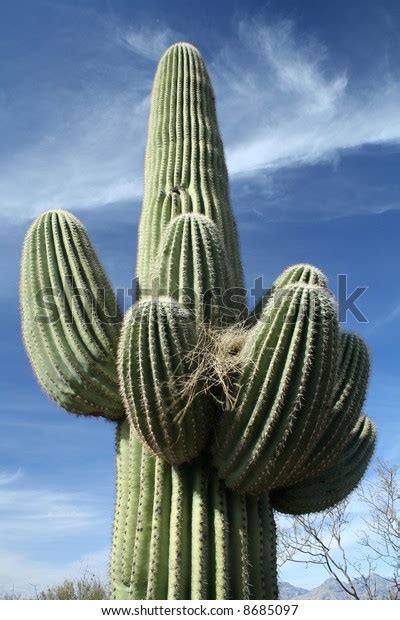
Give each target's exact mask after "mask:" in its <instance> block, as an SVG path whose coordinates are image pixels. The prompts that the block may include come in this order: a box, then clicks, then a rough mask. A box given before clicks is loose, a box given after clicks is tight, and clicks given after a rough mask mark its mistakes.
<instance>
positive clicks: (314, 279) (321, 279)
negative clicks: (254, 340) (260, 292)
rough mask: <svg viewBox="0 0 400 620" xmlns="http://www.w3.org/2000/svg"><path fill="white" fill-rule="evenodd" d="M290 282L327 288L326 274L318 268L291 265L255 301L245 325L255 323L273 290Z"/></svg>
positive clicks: (250, 325) (249, 325)
mask: <svg viewBox="0 0 400 620" xmlns="http://www.w3.org/2000/svg"><path fill="white" fill-rule="evenodd" d="M290 284H311V285H313V286H320V287H321V288H328V281H327V279H326V276H325V275H324V274H323V273H322V271H321V270H320V269H317V268H316V267H314V266H313V265H307V264H305V263H299V264H298V265H292V266H291V267H288V268H287V269H285V271H283V272H282V273H281V274H280V276H279V277H278V278H277V279H276V280H275V282H274V283H273V285H272V287H271V289H270V291H268V292H267V293H266V295H264V296H263V297H262V298H261V299H260V300H259V301H258V302H257V303H256V305H255V307H254V309H253V311H252V312H251V313H250V315H249V316H248V318H247V320H246V325H247V327H253V326H254V325H256V323H257V321H258V320H259V319H260V317H261V315H262V312H263V310H264V308H265V307H266V305H267V303H268V300H269V298H270V297H271V295H272V294H273V292H274V291H276V289H278V288H283V287H284V286H289V285H290Z"/></svg>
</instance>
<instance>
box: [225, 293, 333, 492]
mask: <svg viewBox="0 0 400 620" xmlns="http://www.w3.org/2000/svg"><path fill="white" fill-rule="evenodd" d="M288 317H290V318H289V320H288ZM337 338H338V325H337V320H336V318H335V306H334V303H333V300H332V297H331V296H330V295H329V293H328V292H327V291H326V289H321V288H319V287H316V286H314V285H310V284H294V285H293V284H292V285H289V286H285V287H283V288H280V289H279V290H278V291H277V292H276V293H275V294H274V295H273V296H272V297H271V298H270V300H269V302H268V305H267V307H266V309H265V310H264V312H263V314H262V316H261V318H260V321H259V323H258V324H257V325H256V327H254V328H253V330H252V331H251V332H250V334H249V337H248V339H247V342H246V344H245V346H244V349H243V351H242V353H241V354H242V356H243V358H244V360H245V363H244V364H243V372H242V374H241V376H240V379H239V381H238V386H237V397H236V399H235V401H234V405H233V415H232V414H231V413H230V412H227V413H226V414H225V416H224V417H223V419H222V421H221V424H220V427H219V430H218V436H217V437H218V438H217V448H216V459H215V460H216V464H217V466H218V471H219V473H220V475H221V476H222V477H223V478H224V479H225V481H226V483H227V485H228V486H229V487H231V488H234V489H236V490H237V491H239V492H241V493H262V492H265V491H268V490H270V489H272V488H275V487H277V486H282V485H283V484H285V482H286V480H287V479H288V477H289V476H290V473H291V471H292V468H293V467H294V466H297V465H298V463H299V462H301V461H302V460H304V459H307V457H308V455H309V454H310V452H311V451H312V448H313V446H314V445H315V443H316V441H317V439H318V438H319V436H320V434H321V432H322V430H323V429H324V427H325V426H326V425H327V423H328V416H329V408H328V407H329V397H330V394H331V391H332V389H333V381H334V377H335V371H336V346H337V345H336V343H337Z"/></svg>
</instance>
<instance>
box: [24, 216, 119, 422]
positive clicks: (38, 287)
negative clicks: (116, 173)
mask: <svg viewBox="0 0 400 620" xmlns="http://www.w3.org/2000/svg"><path fill="white" fill-rule="evenodd" d="M20 295H21V308H22V333H23V338H24V342H25V346H26V350H27V352H28V355H29V358H30V361H31V364H32V367H33V370H34V372H35V374H36V377H37V379H38V381H39V383H40V385H41V386H42V387H43V389H44V390H45V391H46V392H47V394H48V395H49V396H50V397H51V398H52V399H53V400H55V401H56V402H57V403H58V404H59V405H60V406H61V407H63V408H64V409H66V410H67V411H71V412H74V413H78V414H85V415H102V416H104V417H106V418H109V419H112V420H117V419H121V418H122V417H123V416H124V412H123V406H122V402H121V398H120V395H119V390H118V379H117V370H116V351H117V342H118V335H119V331H120V322H121V315H120V311H119V309H118V306H117V302H116V299H115V297H114V294H113V291H112V289H111V286H110V284H109V282H108V280H107V277H106V275H105V273H104V271H103V269H102V267H101V265H100V263H99V261H98V258H97V256H96V254H95V251H94V249H93V247H92V245H91V243H90V241H89V239H88V237H87V234H86V231H85V229H84V228H83V226H82V225H81V224H80V222H79V221H78V220H77V219H76V218H75V217H74V216H72V215H71V214H69V213H67V212H65V211H49V212H47V213H44V214H43V215H41V216H40V217H39V218H38V219H37V220H35V222H34V223H33V224H32V226H31V227H30V229H29V231H28V233H27V235H26V238H25V242H24V247H23V254H22V265H21V288H20ZM44 310H45V311H44Z"/></svg>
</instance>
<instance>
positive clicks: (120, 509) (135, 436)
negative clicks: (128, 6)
mask: <svg viewBox="0 0 400 620" xmlns="http://www.w3.org/2000/svg"><path fill="white" fill-rule="evenodd" d="M137 282H138V291H137V295H138V299H137V303H136V304H135V305H134V306H133V308H132V309H131V310H129V311H128V312H127V314H126V315H125V318H124V319H123V320H122V317H121V316H120V314H119V310H118V307H117V304H116V301H115V299H114V296H113V293H112V290H111V288H110V285H109V284H108V282H107V279H106V276H105V274H104V272H103V270H102V268H101V266H100V263H99V261H98V259H97V257H96V255H95V253H94V250H93V248H92V246H91V245H90V242H89V240H88V237H87V235H86V232H85V231H84V229H83V227H82V226H81V224H80V223H79V222H78V221H77V220H76V218H75V217H73V216H72V215H69V214H68V213H65V212H63V211H50V212H48V213H45V214H44V215H42V216H41V217H39V218H38V219H37V220H36V221H35V222H34V223H33V224H32V226H31V228H30V230H29V232H28V234H27V237H26V241H25V244H24V250H23V259H22V272H21V304H22V330H23V336H24V341H25V344H26V349H27V352H28V355H29V357H30V359H31V363H32V366H33V369H34V371H35V373H36V376H37V378H38V381H39V382H40V384H41V385H42V387H43V388H44V389H45V390H46V392H47V393H48V394H49V395H50V396H51V397H52V398H53V399H54V400H55V401H56V402H57V403H58V404H60V405H61V406H62V407H64V408H65V409H67V410H68V411H71V412H75V413H77V414H82V415H95V416H99V415H102V416H104V417H105V418H107V419H109V420H113V421H115V422H116V424H117V433H116V450H117V491H116V509H115V522H114V534H113V543H112V559H111V587H112V596H113V597H114V598H127V599H129V598H132V599H157V598H158V599H165V598H170V599H207V598H209V599H224V598H236V599H247V598H255V599H268V598H271V599H272V598H275V597H276V596H277V582H276V538H275V524H274V517H273V509H274V508H276V509H277V510H281V511H283V512H287V513H292V514H298V513H301V512H312V511H318V510H322V509H324V508H327V507H329V506H332V505H334V504H335V503H337V502H338V501H340V500H341V499H343V498H344V497H345V496H346V495H347V494H348V493H350V491H351V490H352V489H353V488H354V487H355V486H356V485H357V484H358V482H359V480H360V479H361V477H362V475H363V473H364V471H365V469H366V467H367V465H368V462H369V459H370V457H371V454H372V452H373V449H374V442H375V430H374V426H373V424H372V422H371V421H370V420H369V419H368V418H366V417H365V416H364V415H362V414H361V408H362V405H363V402H364V399H365V391H366V386H367V381H368V372H369V362H368V351H367V348H366V346H365V345H364V344H363V342H362V341H361V340H360V338H359V337H358V336H355V335H352V334H348V333H342V332H341V331H340V330H339V326H338V322H337V318H336V309H335V302H334V300H333V297H332V295H331V293H330V291H329V289H328V286H327V281H326V278H325V276H324V275H323V274H322V273H321V272H320V271H319V270H318V269H316V268H314V267H312V266H309V265H301V264H300V265H295V266H294V267H290V268H289V269H287V270H286V271H284V272H283V273H282V274H281V275H280V276H279V277H278V278H277V280H276V282H275V283H274V285H273V287H272V289H271V292H270V294H269V295H268V297H266V298H265V299H264V300H262V302H261V303H260V304H258V305H257V307H256V308H255V310H254V312H253V313H252V314H251V315H250V316H246V314H245V313H244V311H243V308H244V302H243V281H242V267H241V260H240V253H239V246H238V238H237V232H236V227H235V222H234V218H233V215H232V212H231V209H230V206H229V192H228V180H227V172H226V166H225V161H224V153H223V147H222V142H221V138H220V135H219V132H218V127H217V120H216V113H215V107H214V96H213V92H212V88H211V84H210V80H209V77H208V74H207V71H206V68H205V65H204V63H203V60H202V58H201V56H200V54H199V52H198V51H197V50H196V49H195V48H194V47H192V46H191V45H189V44H185V43H178V44H176V45H173V46H172V47H171V48H170V49H169V50H167V52H166V53H165V54H164V56H163V57H162V59H161V61H160V64H159V67H158V69H157V74H156V78H155V83H154V87H153V92H152V100H151V113H150V125H149V136H148V143H147V150H146V160H145V190H144V200H143V209H142V216H141V222H140V234H139V249H138V258H137ZM49 294H51V295H52V297H51V302H49V298H48V295H49Z"/></svg>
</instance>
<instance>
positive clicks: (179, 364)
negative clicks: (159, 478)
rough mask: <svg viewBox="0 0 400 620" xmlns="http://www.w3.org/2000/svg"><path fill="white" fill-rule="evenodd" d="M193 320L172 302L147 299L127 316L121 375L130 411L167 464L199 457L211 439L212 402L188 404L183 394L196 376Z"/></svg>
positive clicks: (141, 433)
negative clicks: (187, 384)
mask: <svg viewBox="0 0 400 620" xmlns="http://www.w3.org/2000/svg"><path fill="white" fill-rule="evenodd" d="M195 344H196V330H195V323H194V321H193V317H192V315H191V314H190V312H189V311H188V310H187V309H185V308H184V307H183V306H181V305H180V304H178V303H177V302H175V301H173V300H172V299H170V298H159V299H158V300H157V301H153V302H152V301H141V302H139V303H138V304H137V305H136V306H133V308H132V310H131V311H130V312H129V313H128V314H127V316H126V317H125V321H124V328H123V330H122V334H121V342H120V349H119V372H120V383H121V390H122V394H123V398H124V402H125V409H126V412H127V414H128V416H129V418H130V420H131V422H132V424H133V426H134V428H135V429H136V431H137V433H138V435H139V437H140V439H141V440H142V442H143V444H144V445H145V446H147V447H148V448H149V450H150V451H151V452H152V453H153V454H154V455H156V456H162V457H163V459H164V460H165V461H166V462H167V463H185V462H189V461H191V460H192V459H193V458H195V457H197V456H198V455H199V454H200V452H201V451H202V450H203V448H204V447H205V443H206V441H207V438H208V434H209V430H210V426H211V415H212V413H213V409H212V406H211V403H209V402H207V400H205V399H204V398H203V399H202V398H199V394H200V393H201V386H200V385H198V386H196V385H195V386H193V396H192V398H193V402H191V404H190V406H186V405H185V400H184V399H182V397H181V396H179V394H178V390H179V389H182V388H183V387H184V385H185V381H187V380H188V378H190V376H191V375H193V373H194V370H195V369H194V368H193V365H194V362H193V360H191V357H190V354H191V352H192V351H193V350H194V348H195Z"/></svg>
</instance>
